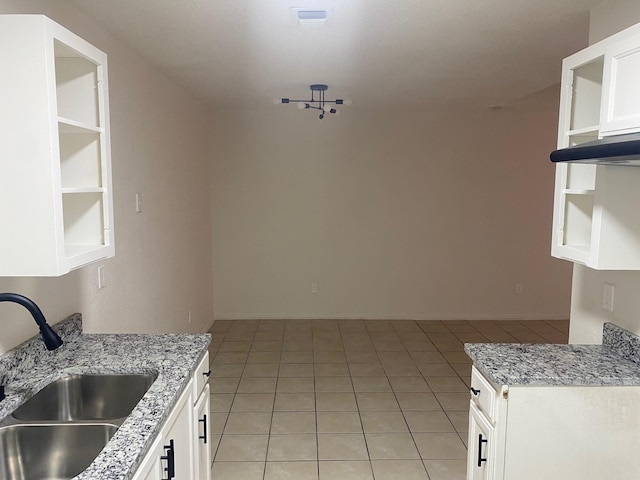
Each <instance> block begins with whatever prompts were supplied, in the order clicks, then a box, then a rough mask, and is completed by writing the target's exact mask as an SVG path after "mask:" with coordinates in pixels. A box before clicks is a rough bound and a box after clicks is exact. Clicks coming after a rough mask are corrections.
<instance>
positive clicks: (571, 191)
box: [562, 188, 595, 195]
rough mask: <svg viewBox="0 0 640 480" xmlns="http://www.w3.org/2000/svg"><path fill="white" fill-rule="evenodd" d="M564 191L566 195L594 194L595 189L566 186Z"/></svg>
mask: <svg viewBox="0 0 640 480" xmlns="http://www.w3.org/2000/svg"><path fill="white" fill-rule="evenodd" d="M562 193H564V194H565V195H593V194H594V193H595V190H591V189H580V188H565V189H564V190H563V191H562Z"/></svg>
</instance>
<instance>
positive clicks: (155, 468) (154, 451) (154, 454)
mask: <svg viewBox="0 0 640 480" xmlns="http://www.w3.org/2000/svg"><path fill="white" fill-rule="evenodd" d="M163 453H164V452H163V448H162V435H159V436H158V437H157V438H156V439H155V441H154V442H153V445H152V446H151V448H150V449H149V452H148V453H147V456H146V457H144V460H142V463H141V464H140V466H139V467H138V470H136V473H135V474H134V475H133V479H132V480H161V479H162V478H163V477H162V464H161V459H160V457H162V455H163Z"/></svg>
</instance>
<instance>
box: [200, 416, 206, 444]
mask: <svg viewBox="0 0 640 480" xmlns="http://www.w3.org/2000/svg"><path fill="white" fill-rule="evenodd" d="M198 422H202V423H203V429H204V435H198V438H199V439H200V440H204V442H203V443H204V444H205V445H206V443H207V415H206V414H205V415H204V416H203V417H202V418H200V419H198Z"/></svg>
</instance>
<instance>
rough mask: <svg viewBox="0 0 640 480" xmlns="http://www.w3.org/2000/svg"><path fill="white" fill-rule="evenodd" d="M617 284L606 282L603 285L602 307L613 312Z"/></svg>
mask: <svg viewBox="0 0 640 480" xmlns="http://www.w3.org/2000/svg"><path fill="white" fill-rule="evenodd" d="M614 291H615V285H612V284H610V283H607V282H605V283H604V284H603V286H602V309H603V310H606V311H608V312H613V295H614Z"/></svg>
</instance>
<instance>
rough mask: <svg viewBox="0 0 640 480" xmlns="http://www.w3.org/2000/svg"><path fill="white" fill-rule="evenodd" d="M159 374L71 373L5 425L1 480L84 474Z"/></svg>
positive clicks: (0, 431) (53, 479) (0, 442)
mask: <svg viewBox="0 0 640 480" xmlns="http://www.w3.org/2000/svg"><path fill="white" fill-rule="evenodd" d="M156 377H157V375H156V374H153V373H141V374H125V375H120V374H109V375H93V374H82V375H70V376H67V377H63V378H60V379H59V380H56V381H54V382H52V383H50V384H48V385H47V386H46V387H44V388H43V389H42V390H40V391H39V392H38V393H36V394H35V395H34V396H33V397H31V398H30V399H28V400H27V401H26V402H25V403H24V404H23V405H22V406H20V407H18V408H17V409H16V410H15V411H14V412H13V413H12V414H11V415H10V416H9V417H7V419H5V420H4V421H3V422H2V425H3V426H0V478H1V479H5V480H31V479H43V478H46V479H50V480H62V479H71V478H73V477H75V476H77V475H79V474H80V473H82V472H83V471H84V470H85V469H86V468H87V467H88V466H89V465H90V464H91V462H93V460H94V459H95V458H96V457H97V456H98V454H99V453H100V452H101V451H102V449H103V448H104V447H105V445H106V444H107V442H109V440H110V439H111V437H113V435H114V434H115V432H116V431H117V429H118V427H119V426H120V425H122V423H123V422H124V420H125V419H126V417H127V416H128V415H129V414H130V413H131V411H132V410H133V409H134V408H135V406H136V405H137V404H138V402H139V401H140V400H141V399H142V397H143V396H144V394H145V393H146V392H147V390H149V388H150V387H151V384H152V383H153V382H154V381H155V379H156Z"/></svg>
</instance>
